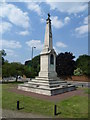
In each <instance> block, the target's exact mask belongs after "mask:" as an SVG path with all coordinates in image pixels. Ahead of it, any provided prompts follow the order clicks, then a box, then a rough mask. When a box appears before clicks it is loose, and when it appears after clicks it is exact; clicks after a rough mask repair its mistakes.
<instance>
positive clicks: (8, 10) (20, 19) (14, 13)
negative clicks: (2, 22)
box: [0, 3, 29, 28]
mask: <svg viewBox="0 0 90 120" xmlns="http://www.w3.org/2000/svg"><path fill="white" fill-rule="evenodd" d="M0 11H2V12H0V16H1V17H3V18H7V19H8V20H9V21H10V22H11V23H13V24H15V25H16V26H20V27H23V28H28V27H29V17H28V13H27V12H23V11H22V10H21V9H20V8H18V7H17V6H15V5H13V4H7V3H3V4H0Z"/></svg>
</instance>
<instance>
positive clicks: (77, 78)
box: [60, 75, 90, 82]
mask: <svg viewBox="0 0 90 120" xmlns="http://www.w3.org/2000/svg"><path fill="white" fill-rule="evenodd" d="M60 78H62V79H64V80H66V81H80V82H90V76H84V75H82V76H62V77H60Z"/></svg>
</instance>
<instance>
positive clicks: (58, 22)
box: [51, 16, 70, 29]
mask: <svg viewBox="0 0 90 120" xmlns="http://www.w3.org/2000/svg"><path fill="white" fill-rule="evenodd" d="M51 20H52V25H53V26H54V27H55V28H57V29H58V28H62V27H63V26H64V25H66V24H68V22H69V21H70V18H69V17H65V18H64V20H63V21H62V20H60V19H59V18H58V16H51Z"/></svg>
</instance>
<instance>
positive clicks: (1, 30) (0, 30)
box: [0, 22, 12, 34]
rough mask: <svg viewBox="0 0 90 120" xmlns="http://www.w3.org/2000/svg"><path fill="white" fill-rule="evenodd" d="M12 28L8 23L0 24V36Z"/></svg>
mask: <svg viewBox="0 0 90 120" xmlns="http://www.w3.org/2000/svg"><path fill="white" fill-rule="evenodd" d="M11 28H12V24H11V23H9V22H1V23H0V34H3V33H5V32H8V31H10V30H11Z"/></svg>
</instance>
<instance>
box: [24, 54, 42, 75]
mask: <svg viewBox="0 0 90 120" xmlns="http://www.w3.org/2000/svg"><path fill="white" fill-rule="evenodd" d="M25 66H27V69H29V71H30V73H29V75H28V76H30V77H35V76H37V75H38V72H39V71H40V55H38V56H36V57H34V58H33V59H32V60H29V61H25ZM27 73H28V72H27Z"/></svg>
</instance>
